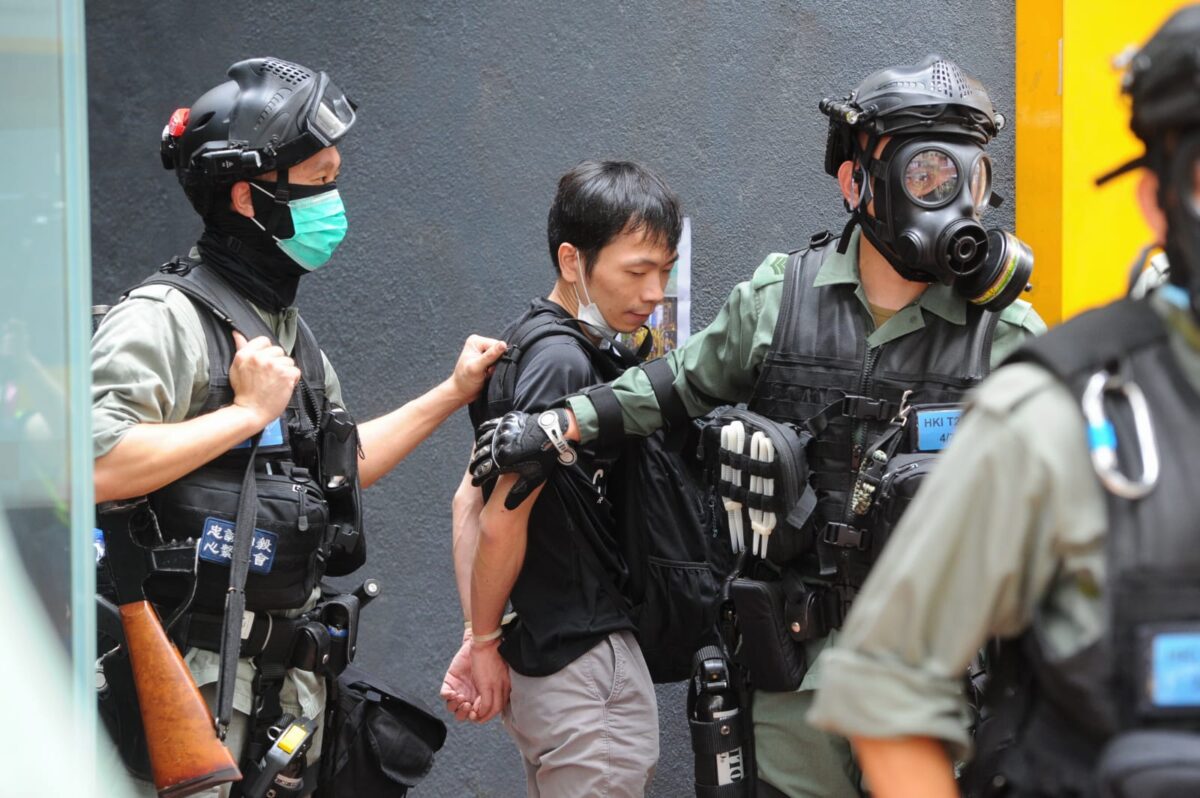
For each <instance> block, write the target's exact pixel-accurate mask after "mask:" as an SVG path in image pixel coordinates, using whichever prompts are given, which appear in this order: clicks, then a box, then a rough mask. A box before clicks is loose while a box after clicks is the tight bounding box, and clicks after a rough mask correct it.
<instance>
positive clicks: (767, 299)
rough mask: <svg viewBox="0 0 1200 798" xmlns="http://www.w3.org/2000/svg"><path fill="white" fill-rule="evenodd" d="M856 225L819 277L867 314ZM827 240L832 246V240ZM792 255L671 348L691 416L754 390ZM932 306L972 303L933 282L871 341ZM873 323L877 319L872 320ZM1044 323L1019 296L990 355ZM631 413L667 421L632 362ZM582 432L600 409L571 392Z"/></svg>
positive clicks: (625, 379)
mask: <svg viewBox="0 0 1200 798" xmlns="http://www.w3.org/2000/svg"><path fill="white" fill-rule="evenodd" d="M860 235H861V233H860V232H859V231H858V230H855V231H854V234H853V237H852V238H851V239H850V244H849V246H848V247H847V248H846V252H845V254H838V253H837V252H836V251H835V252H831V253H830V254H829V256H828V257H827V258H826V259H825V263H824V264H822V266H821V269H820V271H819V272H818V273H817V279H816V285H817V286H822V285H852V286H854V293H855V296H857V297H858V301H859V302H860V303H862V306H863V309H864V311H865V312H866V313H867V317H868V318H870V306H869V305H868V304H867V297H866V294H865V293H864V291H863V287H862V282H861V281H860V279H859V276H858V242H859V237H860ZM828 246H833V244H829V245H828ZM787 259H788V256H787V255H786V254H783V253H779V252H776V253H772V254H771V255H768V256H767V258H766V260H764V261H763V262H762V264H760V265H759V267H758V268H757V269H755V270H754V276H753V277H752V278H751V279H750V281H749V282H745V283H739V284H738V285H737V287H736V288H734V289H733V293H731V294H730V295H729V299H728V300H726V302H725V306H724V307H722V308H721V312H720V313H718V314H717V317H716V319H714V320H713V322H712V324H710V325H708V326H707V327H705V328H704V329H703V330H701V331H700V332H698V333H696V334H695V335H693V336H692V337H691V338H689V339H688V340H687V343H685V344H684V345H683V346H681V347H680V348H679V349H676V350H674V351H672V352H669V353H668V354H667V362H668V363H670V365H671V370H672V371H673V372H674V373H675V390H676V391H677V392H678V393H679V397H680V398H681V399H682V400H683V404H684V406H685V407H686V408H687V411H688V413H689V414H690V415H692V416H702V415H704V414H705V413H707V412H708V411H709V410H712V409H713V408H714V407H716V406H717V405H718V404H736V403H738V402H745V401H747V400H748V399H749V398H750V395H751V393H752V392H753V390H754V384H755V383H756V382H757V380H758V375H759V371H760V370H761V368H762V364H763V360H764V358H765V357H766V354H767V350H768V349H770V347H771V338H772V336H773V335H774V333H775V321H776V319H778V318H779V307H780V304H781V303H782V300H783V273H784V267H785V266H786V264H787ZM926 312H929V313H934V314H936V315H938V316H941V317H942V318H943V319H946V320H947V321H949V322H951V323H953V324H959V325H962V324H966V319H967V303H966V300H964V299H963V298H962V297H960V296H958V295H957V294H956V293H954V290H953V289H952V288H950V287H949V286H945V285H941V284H940V283H935V284H933V285H931V286H929V288H927V289H926V290H925V292H924V293H922V294H921V296H920V297H919V298H918V299H917V301H916V302H914V303H913V304H911V305H909V306H908V307H905V308H901V309H900V310H898V311H897V312H896V315H894V316H893V317H892V318H891V319H889V320H888V321H887V322H886V323H884V325H883V326H882V327H880V328H878V329H875V330H874V331H873V332H872V333H871V334H870V336H869V337H868V338H867V343H868V344H869V345H870V346H878V345H880V344H884V343H887V342H888V341H893V340H895V339H897V338H899V337H901V336H902V335H907V334H908V333H910V332H913V331H915V330H920V329H921V328H923V327H924V326H925V317H924V314H925V313H926ZM871 326H872V327H874V324H873V322H872V323H871ZM1045 331H1046V325H1045V323H1044V322H1043V321H1042V320H1041V318H1040V317H1039V316H1038V315H1037V313H1036V312H1035V311H1034V310H1033V307H1032V306H1031V305H1030V304H1029V303H1028V302H1024V301H1021V300H1017V301H1016V302H1015V303H1013V304H1012V305H1010V306H1009V307H1008V308H1006V309H1005V310H1004V311H1003V312H1002V313H1001V314H1000V323H999V324H998V325H997V326H996V335H995V339H994V341H993V344H992V363H993V364H996V363H999V362H1000V361H1001V360H1003V359H1004V358H1005V357H1006V356H1007V355H1008V354H1009V353H1010V352H1012V351H1013V350H1015V349H1016V348H1017V347H1018V346H1019V345H1020V343H1021V342H1022V341H1023V340H1025V338H1026V337H1028V336H1030V335H1040V334H1041V333H1043V332H1045ZM612 387H613V391H614V392H615V393H616V397H617V399H618V401H620V403H621V410H622V412H623V413H624V416H625V431H626V432H627V433H629V434H631V435H648V434H650V433H651V432H653V431H654V430H656V429H658V428H659V427H660V426H662V414H661V413H660V412H659V409H658V401H657V400H656V399H655V398H654V391H653V389H652V388H651V387H650V380H649V379H648V378H647V377H646V375H645V374H644V373H643V372H642V370H641V369H629V370H628V371H626V372H625V373H624V374H622V375H621V377H620V378H619V379H617V380H616V381H615V382H614V383H613V385H612ZM568 404H569V405H570V407H571V410H572V411H573V412H574V413H575V419H576V421H577V422H578V424H579V432H580V435H581V437H582V439H583V440H584V441H590V440H592V439H593V438H595V437H596V435H597V434H598V432H599V424H598V423H597V419H596V410H595V408H594V407H593V406H592V403H591V400H589V399H588V398H587V397H585V396H576V397H572V398H571V399H570V400H569V401H568Z"/></svg>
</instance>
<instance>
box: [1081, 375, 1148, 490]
mask: <svg viewBox="0 0 1200 798" xmlns="http://www.w3.org/2000/svg"><path fill="white" fill-rule="evenodd" d="M1106 393H1119V394H1121V395H1123V396H1124V397H1125V400H1126V401H1127V402H1129V408H1130V410H1132V411H1133V426H1134V434H1135V435H1136V436H1137V441H1136V443H1137V445H1138V451H1139V452H1140V454H1141V459H1142V473H1141V475H1140V476H1139V477H1138V478H1137V479H1130V478H1129V477H1127V476H1125V475H1124V474H1122V473H1121V470H1120V466H1119V464H1118V461H1117V431H1116V428H1115V427H1114V426H1113V423H1112V421H1110V420H1109V418H1108V416H1106V415H1105V413H1104V395H1105V394H1106ZM1080 404H1081V405H1082V409H1083V417H1084V419H1086V420H1087V425H1088V449H1090V450H1091V455H1092V467H1093V468H1094V469H1096V476H1098V477H1099V478H1100V482H1101V483H1102V484H1103V485H1104V487H1105V488H1107V489H1108V490H1109V492H1110V493H1112V494H1114V495H1116V496H1120V497H1121V498H1123V499H1133V500H1136V499H1141V498H1144V497H1146V496H1147V495H1149V493H1150V491H1152V490H1154V486H1155V485H1156V484H1157V483H1158V446H1157V445H1156V444H1155V442H1154V427H1153V425H1152V424H1151V423H1150V407H1149V405H1147V404H1146V395H1145V394H1144V393H1142V389H1141V388H1140V387H1138V384H1137V383H1135V382H1130V381H1128V380H1126V379H1125V378H1124V377H1121V376H1119V375H1117V374H1113V373H1111V372H1109V371H1105V370H1101V371H1097V372H1096V373H1095V374H1093V375H1092V376H1091V379H1089V380H1088V383H1087V387H1086V388H1084V390H1083V397H1082V399H1081V400H1080Z"/></svg>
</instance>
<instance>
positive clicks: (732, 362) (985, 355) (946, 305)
mask: <svg viewBox="0 0 1200 798" xmlns="http://www.w3.org/2000/svg"><path fill="white" fill-rule="evenodd" d="M821 109H822V111H824V112H825V113H827V114H828V115H829V116H830V119H831V122H830V136H829V143H828V147H827V151H826V157H825V168H826V171H827V172H828V173H829V174H830V175H831V176H833V177H835V178H836V179H837V180H838V185H839V187H840V188H841V191H842V196H843V198H844V201H845V203H846V208H847V210H849V211H850V212H851V218H850V221H849V223H848V224H847V226H846V230H845V231H844V232H843V234H842V236H841V238H840V240H839V239H835V238H833V237H831V236H830V235H829V234H828V233H825V234H822V235H819V236H815V237H814V238H813V240H812V242H811V244H810V246H809V247H808V248H806V249H804V250H798V251H796V252H794V253H792V254H791V255H790V256H789V255H786V254H772V255H770V256H768V257H767V259H766V260H765V261H764V262H763V263H762V264H761V265H760V266H759V267H758V269H757V270H756V271H755V273H754V276H753V278H752V279H751V280H750V281H749V282H745V283H742V284H740V285H738V286H737V287H736V288H735V289H734V291H733V293H732V295H731V296H730V298H729V300H728V301H727V302H726V304H725V306H724V307H723V308H722V309H721V311H720V313H718V315H717V317H716V319H715V320H714V321H713V323H712V324H711V325H709V326H708V327H707V328H706V329H705V330H703V331H701V332H700V333H698V334H697V335H694V336H692V337H691V338H690V339H689V340H688V342H687V343H686V344H685V345H684V346H683V347H681V348H680V349H678V350H676V351H674V352H671V353H670V354H668V355H667V362H668V363H669V365H670V367H671V370H672V373H673V374H674V383H673V387H674V391H675V393H676V395H677V398H678V400H680V403H681V404H682V408H683V410H684V411H686V415H690V416H692V417H698V416H701V415H704V414H705V413H707V412H708V411H710V410H711V409H712V408H713V407H714V406H716V405H718V404H722V403H725V404H734V403H739V402H746V403H748V405H749V409H750V410H751V411H754V412H755V413H758V414H761V416H765V417H767V418H768V419H771V420H775V421H779V422H787V423H789V424H796V425H805V424H809V425H810V426H812V427H813V429H814V430H819V434H817V436H816V439H815V440H814V441H813V444H812V445H810V446H809V447H808V467H809V468H810V469H811V472H812V475H813V476H812V479H811V488H815V495H816V502H817V507H816V512H815V513H813V514H812V515H811V517H810V518H809V520H808V521H807V522H805V523H802V524H800V523H798V524H797V528H796V529H795V530H793V531H792V532H791V533H790V534H791V539H790V540H789V539H787V538H788V535H789V533H788V532H787V531H786V530H780V531H777V532H775V533H774V540H773V542H771V544H770V546H771V548H770V550H769V551H768V557H767V559H772V558H777V559H778V560H779V561H777V562H776V563H774V564H773V565H770V566H767V569H768V570H769V569H770V568H772V567H773V568H774V569H775V570H776V572H778V571H780V570H782V572H783V577H782V578H783V579H791V578H792V577H795V579H796V580H797V581H798V582H799V584H800V587H799V588H798V589H799V590H801V591H802V592H804V593H805V595H807V596H810V597H811V599H812V603H813V605H819V607H820V608H821V612H820V613H819V617H816V618H814V619H813V623H812V624H811V625H809V626H807V627H805V628H803V629H802V634H801V635H800V636H799V639H793V640H791V641H789V642H788V644H787V645H788V646H795V647H796V648H797V649H798V651H799V653H798V654H793V659H794V660H798V661H800V662H804V663H806V664H807V670H806V671H804V670H800V671H799V672H796V671H794V670H793V672H792V673H791V674H790V675H792V676H795V681H793V682H792V683H791V684H790V685H789V686H788V687H786V688H782V687H776V688H774V689H775V690H784V689H786V690H788V692H767V691H765V690H762V689H758V690H757V691H756V693H755V698H754V702H753V719H754V741H755V747H756V757H757V773H758V777H759V794H760V795H769V796H777V795H788V796H822V797H823V798H830V797H831V796H857V795H860V794H861V785H860V778H859V772H858V768H857V766H856V765H855V762H854V760H853V757H852V754H851V751H850V745H849V742H848V741H847V740H845V739H844V738H842V737H839V736H837V735H835V734H829V733H826V732H823V731H820V730H817V729H814V728H812V727H811V726H809V725H808V723H807V722H806V720H805V714H806V713H807V711H808V708H809V706H810V705H811V703H812V700H813V694H814V693H813V691H814V690H817V689H818V688H819V687H820V686H821V685H822V684H823V682H824V680H825V679H828V678H829V670H830V669H829V667H828V665H827V664H826V662H825V658H824V656H823V652H824V650H825V648H826V647H827V646H828V645H829V643H830V642H831V641H832V640H834V639H835V638H836V636H837V631H836V630H837V628H838V627H839V626H840V624H841V619H842V613H844V611H845V608H846V606H847V605H848V604H849V602H850V600H851V599H852V598H853V596H854V594H855V592H856V591H857V588H858V586H859V585H860V584H861V580H862V578H863V576H864V575H865V573H866V571H867V569H868V568H869V567H870V566H871V562H872V558H873V556H874V552H875V551H878V548H879V546H881V545H882V542H883V537H884V535H883V533H882V532H880V533H879V534H876V535H873V531H874V530H872V529H871V528H869V527H867V526H864V524H863V522H862V521H861V520H860V519H858V518H857V517H851V516H850V515H849V500H850V496H851V492H852V490H853V488H854V487H855V485H856V481H857V477H858V474H859V471H860V468H862V467H863V465H864V463H869V462H870V458H864V455H865V454H866V450H867V445H868V443H870V442H871V441H872V440H874V439H876V438H877V436H878V435H880V434H881V433H882V432H884V431H886V430H887V429H888V428H889V422H890V421H891V420H892V419H894V418H897V417H902V416H903V415H904V412H905V408H906V407H907V406H909V405H910V404H919V403H922V402H925V403H928V402H935V403H954V402H957V401H959V400H960V399H961V397H962V395H963V393H964V392H965V391H966V390H967V389H969V388H970V387H971V386H973V385H975V384H976V383H978V382H979V381H980V380H982V379H983V377H984V376H985V375H986V374H987V373H988V372H989V370H990V367H991V364H992V363H996V362H998V361H999V360H1001V359H1002V358H1003V357H1005V356H1006V355H1007V354H1009V353H1011V352H1012V351H1013V350H1014V349H1016V348H1017V347H1018V346H1019V345H1020V343H1021V342H1022V341H1024V340H1025V339H1026V338H1027V337H1028V336H1030V335H1033V334H1037V333H1040V332H1042V331H1043V330H1044V329H1045V328H1044V325H1043V324H1042V321H1041V319H1039V318H1038V316H1037V314H1036V313H1035V312H1034V311H1033V310H1032V308H1031V307H1030V306H1029V304H1028V303H1026V302H1023V301H1021V300H1019V299H1017V298H1016V297H1017V295H1018V294H1019V293H1020V292H1021V291H1022V289H1023V288H1024V287H1025V284H1026V280H1027V278H1028V276H1029V271H1028V269H1029V268H1031V266H1032V264H1031V260H1030V259H1029V258H1028V257H1025V258H1024V259H1022V258H1021V257H1018V255H1019V254H1021V253H1019V252H1018V248H1019V247H1023V245H1020V244H1019V242H1016V240H1015V239H1014V238H1012V237H1011V235H1010V234H1007V233H1004V232H1002V231H999V230H993V231H985V230H984V228H983V227H982V225H981V224H980V215H981V213H982V212H983V211H984V209H985V208H986V207H987V206H988V205H989V202H990V201H991V200H992V195H991V190H990V181H991V163H990V161H989V159H988V157H987V155H986V153H985V152H984V147H985V145H986V144H987V143H988V141H989V140H990V139H991V138H992V136H994V135H995V134H996V132H997V130H998V128H999V127H1000V124H1001V122H1002V118H1001V117H999V116H998V115H997V114H996V113H995V111H994V109H993V107H992V103H991V101H990V100H989V99H988V96H987V93H986V91H985V90H984V88H983V86H982V85H981V84H979V83H978V81H976V80H974V79H973V78H971V77H969V76H968V75H966V74H965V73H963V72H962V71H961V70H960V69H959V68H958V67H957V66H956V65H955V64H953V63H951V62H949V61H946V60H944V59H941V58H939V57H937V56H929V57H928V58H926V59H925V60H924V61H922V62H921V63H919V64H916V65H913V66H899V67H894V68H892V69H885V70H882V71H880V72H876V73H874V74H872V75H870V76H869V77H867V78H866V80H864V81H863V83H862V84H861V85H860V86H859V87H858V89H857V90H856V91H855V92H854V93H853V94H851V95H850V96H849V97H847V98H845V99H844V100H833V101H829V100H827V101H825V102H823V103H822V104H821ZM856 227H861V231H860V230H856V229H854V228H856ZM612 388H613V392H614V394H615V397H616V400H617V401H618V402H619V403H620V410H621V411H622V415H623V427H624V432H625V433H626V434H632V435H645V434H648V433H650V432H652V431H653V430H655V429H657V428H658V427H659V426H661V425H663V424H664V423H668V424H670V423H671V422H672V419H671V418H664V416H665V415H667V411H668V410H669V409H670V408H667V407H663V408H661V409H660V405H659V402H658V400H657V399H656V395H655V392H654V390H653V388H652V385H651V380H650V379H649V378H648V377H647V376H646V374H645V372H644V371H643V370H642V369H630V370H629V371H627V372H626V373H625V374H624V375H622V377H621V378H620V379H618V380H617V381H616V382H614V383H613V385H612ZM568 404H569V410H560V411H559V415H560V418H559V422H558V426H560V427H561V429H562V431H563V433H565V438H566V439H567V440H569V441H579V440H582V441H584V442H589V441H593V440H595V439H596V438H597V437H598V435H599V431H600V430H601V429H602V428H603V427H604V426H605V425H602V424H601V423H600V420H599V417H598V414H597V410H598V409H602V408H601V405H600V403H599V402H596V403H593V402H592V401H591V399H589V398H588V396H586V395H585V396H577V397H573V398H571V399H569V400H568ZM535 421H536V419H534V418H533V417H531V416H526V415H522V414H512V413H510V414H508V415H506V416H505V417H504V419H503V420H502V421H501V423H500V425H499V427H498V428H497V429H496V432H495V434H494V435H491V434H485V435H484V436H481V438H480V440H479V442H478V443H477V452H476V459H475V474H476V477H477V478H480V479H486V478H489V477H491V476H492V475H494V474H495V473H496V472H498V471H505V472H507V471H516V472H517V473H518V474H519V475H520V480H518V484H521V482H526V483H536V482H537V481H539V480H541V479H543V478H544V476H545V473H546V471H547V470H548V469H550V468H554V467H555V465H554V462H555V458H556V456H557V454H558V450H557V449H556V448H554V447H553V446H551V445H550V444H561V441H559V440H556V439H557V438H558V437H559V435H558V433H557V431H555V430H551V431H549V432H548V431H547V430H546V429H545V428H544V427H543V426H539V424H538V423H535ZM776 476H777V477H778V478H777V479H776V481H777V482H779V481H780V479H782V475H781V474H780V475H776ZM795 487H803V488H804V489H806V490H808V489H809V485H804V486H795ZM514 490H515V489H514ZM781 518H782V516H781ZM780 538H783V539H782V540H781V539H780ZM756 548H757V547H756ZM771 552H776V554H771ZM770 609H773V610H778V611H779V613H780V617H779V619H778V623H777V624H776V626H775V627H774V628H768V629H765V630H763V631H764V632H765V634H764V635H763V636H764V637H768V638H772V639H775V640H778V639H779V638H781V637H783V638H786V637H787V635H788V632H787V631H785V626H790V625H791V624H785V622H784V620H783V618H782V607H773V608H770ZM738 611H739V615H741V614H742V607H741V606H740V604H739V607H738ZM743 620H744V619H743ZM749 634H751V633H750V632H749V631H748V630H747V629H746V628H745V624H743V628H742V635H743V644H744V645H743V648H744V649H745V648H747V647H748V646H750V645H751V644H752V643H763V645H762V646H760V648H767V647H769V645H768V644H769V642H770V641H761V640H748V639H747V635H749ZM748 665H749V669H750V672H751V679H752V680H753V681H756V682H758V683H759V684H760V686H761V684H762V683H763V682H764V680H763V679H762V678H761V676H760V673H759V671H758V669H760V668H762V667H763V666H764V663H763V662H761V661H759V662H750V663H748ZM801 667H803V666H801ZM962 671H965V664H964V666H963V668H961V669H960V672H962ZM739 794H740V793H739Z"/></svg>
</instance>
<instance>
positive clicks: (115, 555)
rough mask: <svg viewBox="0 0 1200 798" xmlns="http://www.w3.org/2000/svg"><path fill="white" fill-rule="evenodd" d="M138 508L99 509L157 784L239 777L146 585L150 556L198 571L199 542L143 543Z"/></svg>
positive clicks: (180, 787) (191, 788)
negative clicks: (136, 524) (134, 525)
mask: <svg viewBox="0 0 1200 798" xmlns="http://www.w3.org/2000/svg"><path fill="white" fill-rule="evenodd" d="M135 512H136V504H135V505H133V506H120V507H109V508H106V511H105V512H104V513H103V514H102V518H103V519H104V523H103V527H104V541H105V557H106V558H107V560H108V564H109V568H110V569H111V574H112V579H113V583H114V587H115V590H116V605H117V610H118V612H119V614H120V619H121V626H122V627H123V632H124V638H125V639H124V646H125V648H126V652H127V653H128V657H129V664H130V667H131V669H132V672H133V683H134V685H135V687H136V692H137V700H138V704H139V705H140V707H141V720H142V727H143V730H144V731H145V739H146V750H147V752H148V754H149V759H150V769H151V772H152V773H153V779H154V787H155V789H156V790H157V791H158V794H159V796H160V798H184V796H188V795H193V794H195V793H198V792H201V791H203V790H207V789H209V788H212V787H216V786H219V785H221V784H226V783H229V782H234V781H240V780H241V778H242V774H241V771H239V770H238V766H237V762H236V761H235V759H234V757H233V755H232V754H230V752H229V749H228V748H226V747H225V746H224V744H222V742H221V741H220V740H219V739H217V733H216V728H215V726H214V724H213V717H212V713H211V712H209V709H208V705H207V704H206V703H205V702H204V698H203V697H202V696H201V695H200V690H199V689H198V688H197V687H196V682H195V680H193V679H192V674H191V672H190V671H189V670H188V667H187V665H186V664H185V663H184V661H183V657H182V656H181V655H180V653H179V649H177V648H176V647H175V645H174V644H173V643H172V642H171V640H170V638H168V637H167V633H166V631H165V629H164V627H163V623H162V621H161V620H160V619H159V617H158V613H157V612H156V611H155V609H154V607H153V606H152V605H151V604H150V602H149V601H147V600H146V596H145V591H144V589H143V584H144V582H145V580H146V577H147V576H148V575H149V573H150V572H151V570H152V565H151V562H149V561H151V560H152V561H154V562H153V570H154V571H156V572H160V573H161V572H171V571H175V572H179V573H185V574H186V573H189V572H190V573H193V575H194V570H193V569H194V568H195V548H196V544H195V542H194V541H193V542H190V543H178V544H167V545H164V546H156V547H152V548H148V547H145V546H142V545H141V544H139V543H138V542H137V541H136V540H134V537H133V534H132V532H131V525H130V521H131V519H132V517H133V515H134V513H135Z"/></svg>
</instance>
